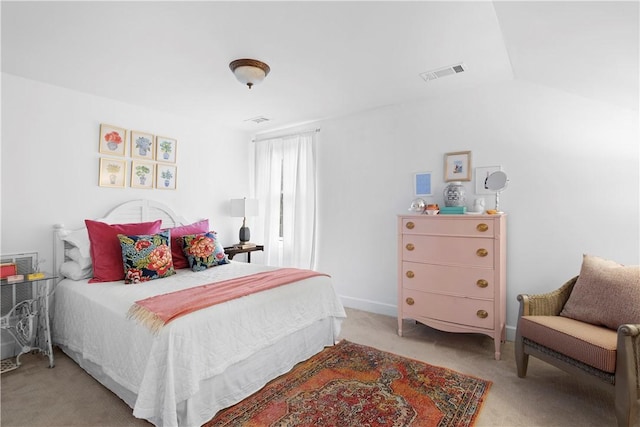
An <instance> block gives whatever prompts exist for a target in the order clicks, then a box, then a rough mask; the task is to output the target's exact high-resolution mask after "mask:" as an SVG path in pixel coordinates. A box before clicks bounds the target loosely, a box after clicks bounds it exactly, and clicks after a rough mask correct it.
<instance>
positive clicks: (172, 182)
mask: <svg viewBox="0 0 640 427" xmlns="http://www.w3.org/2000/svg"><path fill="white" fill-rule="evenodd" d="M177 169H178V167H177V166H174V165H165V164H162V163H158V164H157V165H156V188H158V189H161V190H175V189H176V174H177V172H178V170H177Z"/></svg>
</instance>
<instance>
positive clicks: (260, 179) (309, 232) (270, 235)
mask: <svg viewBox="0 0 640 427" xmlns="http://www.w3.org/2000/svg"><path fill="white" fill-rule="evenodd" d="M316 138H317V132H316V131H312V132H306V133H302V134H297V135H291V136H286V137H282V138H274V139H268V140H262V141H256V142H255V162H256V165H255V183H254V186H255V187H254V192H255V195H256V198H257V199H258V200H259V201H260V217H259V220H261V221H262V222H263V223H262V229H263V231H264V245H265V262H266V264H267V265H275V266H282V267H297V268H309V269H313V268H314V267H315V246H316V168H315V144H316ZM281 202H282V203H281ZM281 210H282V212H281ZM281 213H282V227H281V224H280V214H281Z"/></svg>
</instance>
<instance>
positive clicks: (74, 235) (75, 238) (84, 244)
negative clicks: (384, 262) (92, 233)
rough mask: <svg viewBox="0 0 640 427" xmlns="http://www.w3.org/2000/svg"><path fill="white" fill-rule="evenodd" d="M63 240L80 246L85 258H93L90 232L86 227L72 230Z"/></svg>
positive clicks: (81, 253) (79, 248)
mask: <svg viewBox="0 0 640 427" xmlns="http://www.w3.org/2000/svg"><path fill="white" fill-rule="evenodd" d="M62 240H64V241H65V242H67V243H69V244H70V245H71V246H75V247H76V248H78V250H79V251H80V255H81V256H82V257H83V258H91V242H90V241H89V233H88V232H87V229H86V228H81V229H80V230H76V231H71V232H69V233H68V234H67V235H66V236H64V237H63V238H62Z"/></svg>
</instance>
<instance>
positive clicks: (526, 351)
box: [515, 276, 640, 427]
mask: <svg viewBox="0 0 640 427" xmlns="http://www.w3.org/2000/svg"><path fill="white" fill-rule="evenodd" d="M577 278H578V276H576V277H574V278H573V279H571V280H569V281H568V282H566V283H565V284H564V285H562V287H560V289H558V290H556V291H553V292H550V293H547V294H541V295H518V301H519V302H520V312H519V314H518V325H517V330H516V341H515V356H516V365H517V369H518V376H519V377H520V378H524V377H525V376H526V374H527V365H528V361H529V355H532V356H535V357H537V358H539V359H541V360H544V361H545V362H547V363H550V364H551V365H554V366H556V367H557V368H560V369H562V370H564V371H566V372H568V373H571V374H577V375H581V376H584V377H587V378H589V379H592V380H593V381H594V383H595V384H599V385H604V386H605V387H613V388H614V390H615V391H614V395H615V410H616V418H617V420H618V426H620V427H622V426H624V427H629V426H632V425H633V424H634V421H635V420H636V417H637V415H638V405H639V403H638V399H640V324H625V325H621V326H620V327H619V328H618V330H617V331H615V330H612V329H607V328H604V327H600V326H594V325H591V324H588V323H584V322H580V321H577V320H573V319H567V318H565V317H561V316H559V314H560V312H561V311H562V308H563V307H564V305H565V303H566V302H567V300H568V299H569V295H570V294H571V291H572V290H573V286H574V285H575V283H576V281H577ZM530 316H544V317H538V318H536V317H530ZM532 321H534V322H535V321H540V324H536V323H533V322H532ZM531 325H533V326H531ZM540 325H542V326H540ZM536 329H537V331H536ZM540 341H542V342H540Z"/></svg>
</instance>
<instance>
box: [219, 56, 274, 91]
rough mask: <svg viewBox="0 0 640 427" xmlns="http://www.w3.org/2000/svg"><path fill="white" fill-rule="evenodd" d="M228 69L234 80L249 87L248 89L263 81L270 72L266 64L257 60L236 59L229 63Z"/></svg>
mask: <svg viewBox="0 0 640 427" xmlns="http://www.w3.org/2000/svg"><path fill="white" fill-rule="evenodd" d="M229 68H231V71H233V74H234V75H235V76H236V79H238V81H239V82H240V83H242V84H245V85H247V86H249V89H251V87H252V86H253V85H255V84H258V83H260V82H261V81H262V80H264V78H265V77H267V74H269V71H271V68H269V66H268V65H267V64H265V63H264V62H262V61H258V60H257V59H236V60H235V61H231V63H230V64H229Z"/></svg>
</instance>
